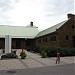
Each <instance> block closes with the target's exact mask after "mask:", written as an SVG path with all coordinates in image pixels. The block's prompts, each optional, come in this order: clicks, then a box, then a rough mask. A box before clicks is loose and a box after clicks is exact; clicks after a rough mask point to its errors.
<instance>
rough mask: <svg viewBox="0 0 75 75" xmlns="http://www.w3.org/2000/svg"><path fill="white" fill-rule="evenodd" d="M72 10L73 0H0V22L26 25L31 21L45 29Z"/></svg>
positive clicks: (63, 18) (62, 18) (64, 17)
mask: <svg viewBox="0 0 75 75" xmlns="http://www.w3.org/2000/svg"><path fill="white" fill-rule="evenodd" d="M73 11H74V1H73V0H0V24H9V25H18V26H19V25H22V26H26V25H27V24H29V22H30V21H33V22H34V25H36V26H38V27H39V28H41V29H46V28H48V27H50V26H52V25H55V24H56V23H59V22H61V21H63V20H65V19H66V15H67V14H68V13H72V12H73Z"/></svg>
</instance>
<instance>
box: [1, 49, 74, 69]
mask: <svg viewBox="0 0 75 75" xmlns="http://www.w3.org/2000/svg"><path fill="white" fill-rule="evenodd" d="M26 53H27V57H26V59H20V57H19V59H7V60H0V70H14V69H28V68H40V67H49V66H58V65H65V64H73V63H75V57H61V62H60V64H56V63H55V62H56V58H55V57H51V58H41V56H40V55H39V54H34V53H30V52H26ZM19 54H20V50H18V51H17V55H18V56H19Z"/></svg>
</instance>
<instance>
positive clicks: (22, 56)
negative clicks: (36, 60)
mask: <svg viewBox="0 0 75 75" xmlns="http://www.w3.org/2000/svg"><path fill="white" fill-rule="evenodd" d="M20 56H21V59H25V58H26V56H27V55H26V53H25V52H24V51H22V52H21V53H20Z"/></svg>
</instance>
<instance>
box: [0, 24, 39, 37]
mask: <svg viewBox="0 0 75 75" xmlns="http://www.w3.org/2000/svg"><path fill="white" fill-rule="evenodd" d="M38 33H39V30H38V28H37V27H36V26H26V27H22V26H8V25H0V36H5V35H10V36H12V37H20V38H22V37H24V38H34V37H35V36H36V35H37V34H38Z"/></svg>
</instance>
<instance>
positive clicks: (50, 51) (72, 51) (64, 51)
mask: <svg viewBox="0 0 75 75" xmlns="http://www.w3.org/2000/svg"><path fill="white" fill-rule="evenodd" d="M43 50H44V51H45V52H46V53H47V56H48V57H56V54H57V52H59V53H60V56H62V57H64V56H75V48H51V47H42V48H40V52H41V51H43Z"/></svg>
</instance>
